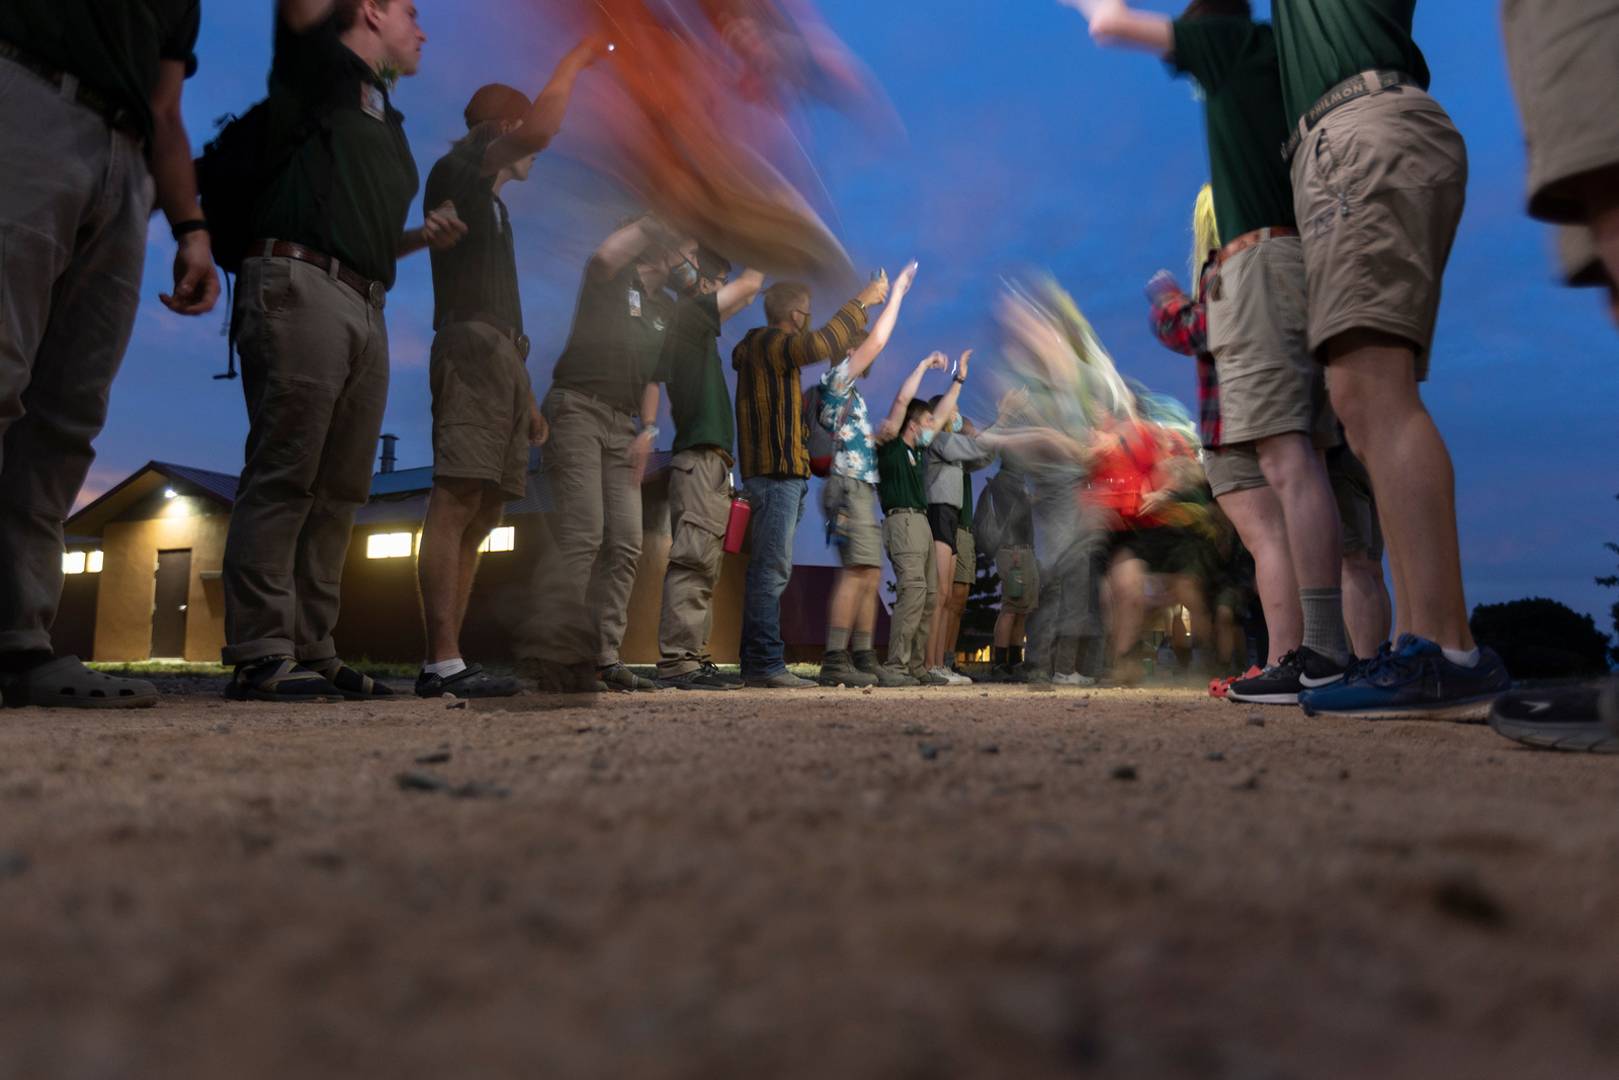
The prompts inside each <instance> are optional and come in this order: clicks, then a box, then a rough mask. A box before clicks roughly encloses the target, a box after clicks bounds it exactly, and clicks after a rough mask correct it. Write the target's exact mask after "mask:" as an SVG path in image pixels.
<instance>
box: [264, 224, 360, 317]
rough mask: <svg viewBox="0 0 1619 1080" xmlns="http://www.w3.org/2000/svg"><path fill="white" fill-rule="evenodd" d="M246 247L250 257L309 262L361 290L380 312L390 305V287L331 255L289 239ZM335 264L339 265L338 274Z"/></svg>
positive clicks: (337, 266) (358, 290)
mask: <svg viewBox="0 0 1619 1080" xmlns="http://www.w3.org/2000/svg"><path fill="white" fill-rule="evenodd" d="M247 250H248V252H249V254H250V257H251V256H260V255H262V256H263V257H264V258H266V259H292V260H294V261H295V262H301V263H308V264H309V265H310V266H313V267H315V268H316V269H317V270H320V271H323V272H324V273H327V274H331V275H332V276H333V277H335V278H336V279H337V280H338V281H341V282H342V283H343V284H345V285H347V286H348V287H349V288H351V289H353V290H354V291H355V292H357V293H359V294H360V297H361V299H363V300H364V301H365V302H366V303H368V304H370V305H371V306H372V307H374V308H376V309H377V310H378V311H381V310H382V309H383V308H385V307H387V306H388V286H386V285H384V284H383V283H382V282H380V281H372V280H371V279H370V278H368V277H364V276H362V275H360V274H357V273H355V272H354V271H353V270H350V269H349V268H348V267H346V266H344V265H343V264H342V263H340V262H338V261H337V260H336V259H334V258H332V257H331V256H330V255H323V254H321V253H320V252H318V251H316V250H314V249H313V248H306V247H304V246H303V245H302V244H294V243H293V242H292V241H290V240H255V241H253V243H252V246H250V247H249V248H248V249H247ZM333 267H336V272H335V273H334V272H333Z"/></svg>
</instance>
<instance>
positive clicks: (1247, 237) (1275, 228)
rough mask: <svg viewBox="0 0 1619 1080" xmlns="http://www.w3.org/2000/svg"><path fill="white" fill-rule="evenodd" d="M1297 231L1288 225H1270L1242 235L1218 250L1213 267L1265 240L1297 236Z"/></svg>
mask: <svg viewBox="0 0 1619 1080" xmlns="http://www.w3.org/2000/svg"><path fill="white" fill-rule="evenodd" d="M1298 234H1299V231H1298V230H1297V229H1295V228H1292V227H1291V226H1288V225H1271V226H1267V227H1265V228H1263V229H1255V230H1254V231H1253V232H1248V233H1243V234H1242V235H1241V236H1239V237H1237V238H1236V239H1235V240H1233V241H1231V243H1229V244H1227V245H1226V246H1225V247H1223V248H1221V249H1220V253H1219V254H1218V255H1216V256H1215V257H1214V265H1216V266H1224V265H1225V263H1226V260H1227V259H1234V258H1236V257H1237V256H1238V255H1241V254H1242V253H1243V252H1245V251H1247V250H1248V249H1249V248H1251V247H1257V246H1258V245H1260V244H1263V243H1264V242H1265V241H1266V240H1275V239H1276V238H1278V237H1282V236H1297V235H1298Z"/></svg>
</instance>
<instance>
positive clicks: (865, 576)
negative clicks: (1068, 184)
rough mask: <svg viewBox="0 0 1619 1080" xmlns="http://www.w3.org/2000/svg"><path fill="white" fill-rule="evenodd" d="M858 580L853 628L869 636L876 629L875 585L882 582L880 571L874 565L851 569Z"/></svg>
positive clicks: (858, 632)
mask: <svg viewBox="0 0 1619 1080" xmlns="http://www.w3.org/2000/svg"><path fill="white" fill-rule="evenodd" d="M852 573H854V574H855V575H856V577H857V578H858V579H859V581H860V595H859V599H858V601H857V603H856V607H855V619H854V630H855V633H857V634H865V635H866V636H867V638H869V637H870V636H871V635H872V634H874V633H876V631H877V587H878V585H880V584H881V583H882V571H881V570H880V569H879V568H877V567H875V566H867V567H862V568H861V569H859V570H855V571H852Z"/></svg>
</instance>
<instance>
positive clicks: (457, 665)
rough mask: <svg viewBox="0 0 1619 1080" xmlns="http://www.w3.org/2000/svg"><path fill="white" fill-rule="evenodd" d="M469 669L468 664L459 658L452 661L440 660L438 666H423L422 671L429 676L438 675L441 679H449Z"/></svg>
mask: <svg viewBox="0 0 1619 1080" xmlns="http://www.w3.org/2000/svg"><path fill="white" fill-rule="evenodd" d="M466 669H467V662H466V661H465V660H463V659H461V658H460V657H459V656H457V657H455V658H454V659H452V660H440V661H439V662H438V663H436V664H423V665H422V671H423V672H424V673H425V674H428V675H437V676H438V677H439V678H441V679H448V678H449V677H450V676H451V675H459V674H461V673H462V672H463V671H465V670H466Z"/></svg>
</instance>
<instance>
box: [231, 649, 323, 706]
mask: <svg viewBox="0 0 1619 1080" xmlns="http://www.w3.org/2000/svg"><path fill="white" fill-rule="evenodd" d="M225 696H226V697H227V698H229V699H231V700H232V701H279V702H286V703H302V702H315V701H339V700H341V699H342V698H343V696H344V695H343V691H341V690H339V689H338V688H337V687H335V686H333V685H332V684H331V683H330V682H328V681H327V680H326V678H325V676H323V675H321V674H320V672H318V671H311V670H310V669H308V668H306V667H300V666H298V662H297V661H296V660H294V659H293V658H292V657H290V656H271V657H266V658H265V659H263V660H258V661H255V662H253V663H251V664H242V665H240V666H239V667H237V669H236V675H235V677H233V678H232V679H231V681H230V684H229V685H228V686H226V687H225Z"/></svg>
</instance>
